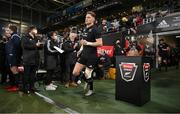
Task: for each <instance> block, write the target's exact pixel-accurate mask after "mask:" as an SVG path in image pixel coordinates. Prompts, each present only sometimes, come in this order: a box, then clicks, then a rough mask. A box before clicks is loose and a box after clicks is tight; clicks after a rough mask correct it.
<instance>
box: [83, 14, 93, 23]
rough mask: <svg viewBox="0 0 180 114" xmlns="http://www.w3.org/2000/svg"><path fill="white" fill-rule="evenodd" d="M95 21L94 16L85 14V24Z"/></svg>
mask: <svg viewBox="0 0 180 114" xmlns="http://www.w3.org/2000/svg"><path fill="white" fill-rule="evenodd" d="M94 22H95V18H94V17H93V16H91V15H90V14H87V15H86V19H85V24H86V25H90V24H92V23H94Z"/></svg>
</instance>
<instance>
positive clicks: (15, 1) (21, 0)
mask: <svg viewBox="0 0 180 114" xmlns="http://www.w3.org/2000/svg"><path fill="white" fill-rule="evenodd" d="M79 1H82V0H0V4H1V5H3V3H9V4H12V5H16V6H20V7H26V8H29V9H33V10H36V11H41V12H45V13H54V12H55V11H57V10H61V9H64V8H67V7H69V6H71V5H73V4H75V3H77V2H79Z"/></svg>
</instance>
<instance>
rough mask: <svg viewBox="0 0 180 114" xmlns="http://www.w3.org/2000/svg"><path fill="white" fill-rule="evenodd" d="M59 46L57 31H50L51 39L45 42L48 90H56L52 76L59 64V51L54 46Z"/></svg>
mask: <svg viewBox="0 0 180 114" xmlns="http://www.w3.org/2000/svg"><path fill="white" fill-rule="evenodd" d="M55 46H56V47H59V44H58V41H57V34H56V32H54V31H53V32H51V33H50V39H49V40H47V42H46V44H45V47H44V48H45V66H46V70H47V77H46V80H45V84H46V90H56V88H57V86H56V85H54V84H53V83H52V76H53V75H54V73H55V70H56V68H57V66H58V54H59V52H58V51H57V50H56V49H55V48H54V47H55Z"/></svg>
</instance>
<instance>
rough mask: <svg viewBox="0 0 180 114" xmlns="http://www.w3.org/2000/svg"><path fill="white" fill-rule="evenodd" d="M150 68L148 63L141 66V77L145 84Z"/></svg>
mask: <svg viewBox="0 0 180 114" xmlns="http://www.w3.org/2000/svg"><path fill="white" fill-rule="evenodd" d="M150 68H151V65H150V64H149V63H144V64H143V76H144V81H145V82H147V81H148V80H149V75H150Z"/></svg>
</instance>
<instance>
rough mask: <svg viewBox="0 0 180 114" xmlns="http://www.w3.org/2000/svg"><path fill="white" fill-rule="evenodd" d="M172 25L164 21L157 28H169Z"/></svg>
mask: <svg viewBox="0 0 180 114" xmlns="http://www.w3.org/2000/svg"><path fill="white" fill-rule="evenodd" d="M169 26H170V25H169V24H168V23H167V22H166V21H165V20H162V21H161V22H160V23H159V25H158V26H157V28H167V27H169Z"/></svg>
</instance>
